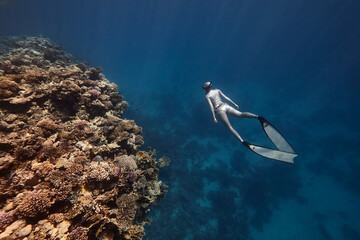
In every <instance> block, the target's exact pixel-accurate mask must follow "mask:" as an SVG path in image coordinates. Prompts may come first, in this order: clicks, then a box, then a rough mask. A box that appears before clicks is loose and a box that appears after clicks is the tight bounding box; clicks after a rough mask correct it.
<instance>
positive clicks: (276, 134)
mask: <svg viewBox="0 0 360 240" xmlns="http://www.w3.org/2000/svg"><path fill="white" fill-rule="evenodd" d="M258 119H259V121H260V123H261V125H262V127H263V129H264V132H265V133H266V135H267V136H268V138H269V139H270V140H271V142H272V143H273V144H274V145H275V146H276V147H277V149H279V150H280V151H283V152H288V153H295V151H294V149H293V148H292V147H291V146H290V144H289V143H288V142H287V141H286V140H285V138H284V136H283V135H282V134H281V133H280V131H279V130H277V129H276V128H275V127H274V126H273V125H272V124H270V123H269V122H268V121H267V120H266V119H265V118H264V117H262V116H259V118H258Z"/></svg>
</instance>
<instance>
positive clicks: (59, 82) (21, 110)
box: [0, 37, 166, 240]
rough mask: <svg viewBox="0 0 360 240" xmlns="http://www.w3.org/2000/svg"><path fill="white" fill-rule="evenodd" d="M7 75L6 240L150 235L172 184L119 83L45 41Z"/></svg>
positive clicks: (19, 46)
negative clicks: (130, 114)
mask: <svg viewBox="0 0 360 240" xmlns="http://www.w3.org/2000/svg"><path fill="white" fill-rule="evenodd" d="M0 69H1V70H0V239H29V240H30V239H67V240H70V239H142V237H143V236H144V227H143V226H144V224H145V223H147V222H148V221H149V220H148V219H147V217H146V215H147V212H148V211H149V207H150V205H151V204H153V203H156V202H157V201H158V200H159V198H160V197H162V196H164V194H165V192H166V186H165V185H164V184H163V183H162V182H161V181H158V168H157V167H156V163H157V159H156V158H155V151H154V150H150V149H149V150H148V151H141V150H139V147H140V146H141V145H142V144H143V143H144V142H143V138H142V136H141V132H142V128H141V127H139V126H137V125H136V124H135V122H134V121H133V120H127V119H124V118H122V114H123V112H124V111H126V109H127V106H128V104H127V102H126V101H124V100H123V96H121V95H120V94H119V92H118V87H117V85H116V84H114V83H110V82H109V81H108V80H107V79H106V78H105V77H104V75H103V74H102V73H101V72H102V69H101V68H89V67H87V66H86V65H85V64H83V63H80V62H78V61H76V59H75V58H74V57H73V56H71V55H69V54H67V53H66V52H64V50H63V49H62V48H61V47H60V46H59V45H57V44H55V43H53V42H51V41H49V40H48V39H44V38H36V37H22V38H19V37H7V38H1V39H0Z"/></svg>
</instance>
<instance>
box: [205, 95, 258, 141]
mask: <svg viewBox="0 0 360 240" xmlns="http://www.w3.org/2000/svg"><path fill="white" fill-rule="evenodd" d="M221 97H222V98H224V99H225V100H227V101H228V102H230V103H232V104H233V105H235V106H236V107H238V106H237V105H236V104H235V103H234V102H233V101H232V100H231V99H230V98H228V97H227V96H225V94H223V93H222V92H221V91H220V90H219V89H214V90H210V91H208V92H207V93H206V96H205V98H206V100H207V102H208V104H209V106H210V109H211V113H212V115H213V118H214V121H215V122H217V121H216V117H218V118H219V119H220V121H221V123H222V124H224V125H225V127H226V128H227V129H229V130H230V132H231V133H232V134H233V135H234V136H235V137H236V138H237V139H238V140H239V141H240V142H243V139H242V138H241V137H240V135H239V134H238V133H237V132H236V130H235V129H234V128H233V127H232V126H231V124H230V121H229V119H228V116H227V114H230V115H232V116H236V117H241V118H243V117H245V118H246V117H247V118H256V117H257V116H256V115H255V114H252V113H248V112H244V113H243V112H240V111H238V110H236V109H234V108H233V107H231V106H229V105H228V104H226V103H224V102H223V101H221ZM215 113H216V117H215Z"/></svg>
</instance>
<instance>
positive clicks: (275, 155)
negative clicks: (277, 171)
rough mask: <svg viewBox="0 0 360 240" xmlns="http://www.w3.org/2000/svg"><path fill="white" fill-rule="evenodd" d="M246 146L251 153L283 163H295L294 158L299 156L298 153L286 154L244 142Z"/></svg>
mask: <svg viewBox="0 0 360 240" xmlns="http://www.w3.org/2000/svg"><path fill="white" fill-rule="evenodd" d="M244 145H245V146H246V147H247V148H249V149H250V150H251V151H253V152H254V153H256V154H258V155H260V156H262V157H266V158H270V159H273V160H278V161H282V162H287V163H294V158H295V157H297V156H298V155H297V154H296V153H290V152H284V151H279V150H275V149H271V148H266V147H261V146H257V145H254V144H251V143H247V142H244Z"/></svg>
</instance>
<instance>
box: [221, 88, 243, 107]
mask: <svg viewBox="0 0 360 240" xmlns="http://www.w3.org/2000/svg"><path fill="white" fill-rule="evenodd" d="M219 94H220V96H221V97H223V98H224V99H225V100H226V101H228V102H230V103H232V104H233V105H234V106H235V107H236V108H239V106H238V105H237V104H236V103H234V102H233V101H232V100H231V99H230V98H228V97H227V96H225V94H223V93H222V92H221V91H220V90H219Z"/></svg>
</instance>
